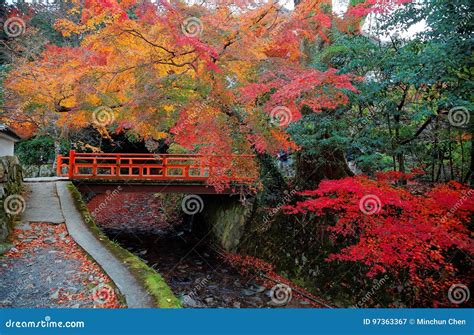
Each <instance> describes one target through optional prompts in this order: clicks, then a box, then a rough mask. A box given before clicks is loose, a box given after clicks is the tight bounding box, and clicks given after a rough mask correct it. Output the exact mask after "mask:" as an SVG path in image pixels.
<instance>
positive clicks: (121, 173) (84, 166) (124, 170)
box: [56, 150, 255, 182]
mask: <svg viewBox="0 0 474 335" xmlns="http://www.w3.org/2000/svg"><path fill="white" fill-rule="evenodd" d="M254 158H255V156H254V155H227V156H211V155H198V154H186V155H179V154H128V153H125V154H122V153H119V154H113V153H76V152H75V151H74V150H71V151H70V152H69V157H65V156H62V155H58V157H57V170H56V174H57V176H61V177H68V178H69V179H71V180H73V179H98V180H101V179H103V180H117V179H119V180H120V179H122V180H188V181H206V180H207V179H209V178H211V177H212V176H215V175H216V174H219V173H220V174H221V177H222V173H223V170H225V172H224V176H225V177H226V179H227V180H229V181H241V182H243V181H253V180H255V177H253V176H249V175H248V173H249V171H248V169H245V167H244V168H242V167H241V166H240V165H242V163H243V165H245V163H246V162H248V161H249V160H250V159H251V160H253V159H254ZM224 162H225V164H224ZM229 164H230V165H229ZM234 165H235V166H236V167H237V166H240V168H236V169H229V166H234ZM225 166H226V167H227V168H225Z"/></svg>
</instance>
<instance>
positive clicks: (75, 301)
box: [0, 222, 123, 308]
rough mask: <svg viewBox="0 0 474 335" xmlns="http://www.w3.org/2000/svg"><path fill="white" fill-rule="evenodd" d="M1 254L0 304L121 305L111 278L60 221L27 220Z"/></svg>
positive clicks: (45, 305)
mask: <svg viewBox="0 0 474 335" xmlns="http://www.w3.org/2000/svg"><path fill="white" fill-rule="evenodd" d="M13 236H14V248H12V249H11V250H10V251H9V252H8V253H7V254H5V255H4V257H1V258H0V278H1V281H0V307H23V308H26V307H30V308H31V307H42V308H51V307H65V308H77V307H94V308H97V307H99V308H100V307H115V308H117V307H123V304H121V303H120V302H119V300H118V295H117V294H116V290H115V289H114V286H113V284H112V283H111V280H110V278H109V277H108V276H107V275H105V274H104V273H103V270H102V269H101V268H100V267H99V266H98V265H97V264H96V263H95V262H93V261H91V260H90V259H89V258H88V257H87V256H86V254H85V253H84V251H83V250H82V249H81V248H79V247H78V246H77V244H76V243H75V242H74V241H73V240H72V239H71V237H70V236H69V235H68V232H67V230H66V226H65V225H64V224H55V225H51V224H50V223H40V222H37V223H27V224H23V225H21V226H20V227H17V228H16V229H15V231H14V232H13Z"/></svg>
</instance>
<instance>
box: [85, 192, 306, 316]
mask: <svg viewBox="0 0 474 335" xmlns="http://www.w3.org/2000/svg"><path fill="white" fill-rule="evenodd" d="M120 198H121V199H112V200H111V201H108V204H107V206H106V209H104V210H101V211H99V212H97V211H96V213H95V214H96V215H95V216H96V222H97V224H98V225H99V226H100V227H101V228H102V230H103V231H104V232H105V233H106V234H107V235H108V236H109V238H111V239H112V240H114V241H116V242H118V243H120V244H121V245H122V247H124V248H126V249H128V250H129V251H131V252H133V253H134V254H136V255H137V256H139V257H140V258H142V259H143V260H144V261H145V262H146V263H147V264H148V265H149V266H151V267H153V268H154V269H155V270H156V271H158V272H159V273H160V274H161V275H162V276H163V277H164V279H165V280H166V282H167V283H168V285H169V286H170V287H171V289H172V290H173V292H174V294H175V295H176V296H177V297H179V298H180V299H181V301H182V303H183V306H184V307H192V308H195V307H210V308H218V307H233V308H268V307H292V308H295V307H296V308H304V307H311V306H310V305H309V303H307V302H306V301H299V300H297V299H292V300H290V302H289V303H288V304H284V305H283V306H282V305H281V304H279V303H278V302H277V303H275V301H274V300H272V299H271V290H270V289H269V288H265V287H263V286H260V285H258V284H257V282H256V281H255V280H254V278H245V277H243V276H242V275H241V274H239V273H238V272H237V271H236V270H235V269H234V268H233V267H231V266H230V265H229V264H227V263H226V262H224V261H223V260H222V259H221V258H220V257H218V256H217V255H216V253H215V252H214V251H213V249H212V248H211V247H210V244H209V241H208V240H207V239H206V238H202V237H200V236H198V235H196V234H193V233H192V232H191V231H190V230H191V229H189V228H190V227H185V226H175V225H170V224H169V223H168V222H164V221H163V220H162V219H163V217H161V216H160V214H162V213H161V211H160V207H159V206H158V205H157V204H156V202H159V199H154V198H153V197H151V195H149V194H141V195H140V194H137V193H134V194H127V193H123V194H120ZM103 201H104V200H103V196H101V195H99V196H96V197H94V198H93V199H92V200H91V201H90V202H89V204H88V207H89V209H90V210H91V212H94V209H95V208H98V205H100V204H101V203H102V204H103ZM102 207H103V206H102ZM157 219H158V220H157ZM160 219H161V220H160Z"/></svg>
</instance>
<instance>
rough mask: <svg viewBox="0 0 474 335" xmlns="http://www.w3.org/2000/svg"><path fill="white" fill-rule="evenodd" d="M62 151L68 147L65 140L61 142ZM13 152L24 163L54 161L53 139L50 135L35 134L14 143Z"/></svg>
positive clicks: (39, 163)
mask: <svg viewBox="0 0 474 335" xmlns="http://www.w3.org/2000/svg"><path fill="white" fill-rule="evenodd" d="M61 147H62V149H63V150H62V151H66V148H67V147H68V145H67V143H66V142H63V143H61ZM15 154H16V155H17V156H18V158H19V159H20V162H21V163H22V164H24V165H41V164H45V163H50V162H52V161H54V159H55V157H56V153H55V150H54V139H53V138H52V137H50V136H36V137H33V138H32V139H29V140H24V141H21V142H19V143H18V144H16V146H15Z"/></svg>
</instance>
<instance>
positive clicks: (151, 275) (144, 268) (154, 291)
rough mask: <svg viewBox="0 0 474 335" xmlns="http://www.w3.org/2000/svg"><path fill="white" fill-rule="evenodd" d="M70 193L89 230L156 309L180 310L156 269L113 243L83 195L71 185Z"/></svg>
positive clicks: (69, 186)
mask: <svg viewBox="0 0 474 335" xmlns="http://www.w3.org/2000/svg"><path fill="white" fill-rule="evenodd" d="M67 187H68V189H69V191H70V192H71V194H72V197H73V198H74V202H75V203H76V206H77V208H78V210H79V211H80V212H81V214H82V217H83V218H84V221H85V222H86V224H87V226H88V228H89V230H90V231H91V232H92V233H93V234H94V235H95V236H96V237H97V238H98V239H99V240H100V241H101V243H102V244H103V245H104V246H105V247H106V248H107V249H108V250H110V252H112V253H113V254H114V255H115V256H116V257H118V258H119V259H120V260H121V262H122V263H123V264H125V265H126V266H127V268H128V269H129V270H130V272H131V273H132V274H133V275H134V276H135V278H136V279H137V280H138V281H139V282H140V284H142V285H143V286H144V287H145V289H146V290H147V292H148V293H149V294H150V295H151V297H152V298H153V302H154V304H155V305H156V307H160V308H180V307H181V303H180V301H179V299H178V298H176V296H175V295H174V294H173V292H172V291H171V288H170V287H169V286H168V284H167V283H166V282H165V280H164V279H163V277H161V275H160V274H159V273H158V272H156V271H155V270H154V269H152V268H151V267H149V266H148V265H146V264H145V263H144V262H143V261H142V260H141V259H140V258H139V257H137V256H136V255H134V254H132V253H131V252H130V251H128V250H126V249H124V248H122V247H121V246H120V245H118V244H117V243H115V242H113V241H111V240H110V239H109V238H108V237H107V236H106V235H105V234H104V233H103V232H102V231H101V230H100V229H99V227H97V225H96V224H95V221H94V218H93V217H92V215H91V214H90V213H89V209H88V208H87V206H86V204H85V203H84V200H83V199H82V195H81V193H80V192H79V191H78V190H77V188H76V187H75V186H74V185H73V184H72V183H71V184H69V185H68V186H67Z"/></svg>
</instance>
